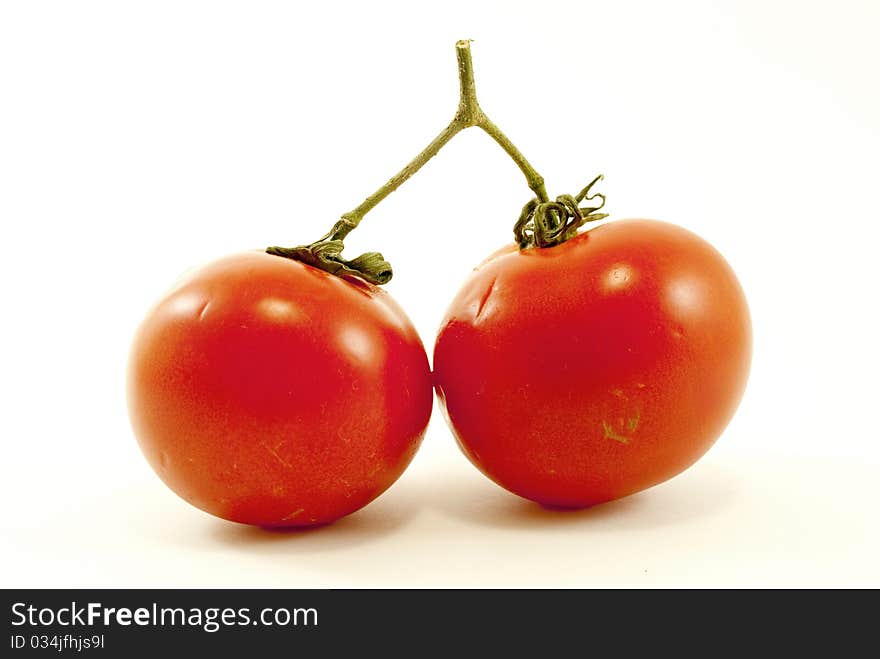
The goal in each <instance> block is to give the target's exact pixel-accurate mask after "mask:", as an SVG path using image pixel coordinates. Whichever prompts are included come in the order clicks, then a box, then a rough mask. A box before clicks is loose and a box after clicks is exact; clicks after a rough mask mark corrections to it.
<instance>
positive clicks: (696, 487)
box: [425, 463, 739, 530]
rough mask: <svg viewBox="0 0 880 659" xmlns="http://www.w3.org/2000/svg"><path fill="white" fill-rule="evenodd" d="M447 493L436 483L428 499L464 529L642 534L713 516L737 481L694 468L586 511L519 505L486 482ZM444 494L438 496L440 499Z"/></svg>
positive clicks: (472, 481) (710, 467)
mask: <svg viewBox="0 0 880 659" xmlns="http://www.w3.org/2000/svg"><path fill="white" fill-rule="evenodd" d="M462 480H463V479H461V478H458V479H457V481H458V482H457V484H456V487H454V488H450V487H448V486H444V485H442V484H441V483H436V482H435V483H434V484H433V487H432V489H434V490H435V491H436V492H438V496H433V497H425V498H429V499H430V501H431V504H430V505H432V506H433V507H434V508H436V509H437V510H438V511H439V512H441V513H442V514H444V515H447V516H449V517H453V518H456V519H458V520H460V521H463V522H466V523H468V524H473V525H480V526H490V527H496V528H507V529H530V528H531V529H534V528H541V529H546V528H548V527H566V528H570V527H572V526H577V525H582V526H584V527H587V526H591V527H595V528H608V529H615V530H643V529H650V528H657V527H664V526H673V525H677V524H685V523H688V522H690V521H692V520H695V519H699V518H701V517H706V516H711V515H714V514H717V513H718V512H719V511H720V510H722V509H723V508H724V507H725V506H727V505H728V504H730V503H731V501H732V500H733V499H734V497H735V494H736V492H737V490H738V489H739V485H738V478H737V476H736V474H734V473H732V472H731V471H730V470H727V469H725V468H723V467H722V466H720V465H718V464H713V463H705V464H703V463H701V464H697V465H694V466H693V467H691V468H690V469H689V470H687V471H686V472H684V473H683V474H679V475H678V476H676V477H675V478H673V479H671V480H669V481H666V482H665V483H661V484H660V485H657V486H655V487H652V488H650V489H648V490H645V491H643V492H639V493H637V494H633V495H630V496H628V497H624V498H623V499H618V500H616V501H609V502H608V503H604V504H599V505H596V506H592V507H589V508H574V509H572V508H556V507H550V506H542V505H539V504H537V503H534V502H532V501H528V500H526V499H523V498H521V497H519V496H517V495H515V494H512V493H510V492H508V491H506V490H504V489H502V488H501V487H499V486H497V485H495V484H494V483H491V482H490V481H488V480H487V479H477V478H469V479H467V480H466V481H464V482H462ZM440 492H442V495H440Z"/></svg>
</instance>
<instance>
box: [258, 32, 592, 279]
mask: <svg viewBox="0 0 880 659" xmlns="http://www.w3.org/2000/svg"><path fill="white" fill-rule="evenodd" d="M455 49H456V55H457V58H458V79H459V87H460V92H459V102H458V109H457V110H456V113H455V116H454V117H453V118H452V121H451V122H450V123H449V125H448V126H447V127H446V128H444V129H443V131H441V133H440V134H439V135H437V137H435V138H434V140H433V141H432V142H431V143H430V144H429V145H428V146H427V147H425V148H424V149H423V150H422V152H421V153H419V155H417V156H416V157H415V158H414V159H413V160H412V161H411V162H410V163H408V164H407V165H406V166H405V167H404V168H403V169H401V170H400V171H399V172H398V173H397V174H396V175H395V176H393V177H392V178H391V179H389V180H388V182H387V183H385V185H383V186H382V187H380V188H379V189H378V190H376V192H374V193H373V194H372V195H370V196H369V197H367V198H366V199H365V200H364V201H363V203H361V205H360V206H358V207H357V208H355V209H354V210H352V211H349V212H348V213H345V214H344V215H343V216H342V217H341V218H340V219H339V221H337V222H336V224H335V225H334V226H333V229H332V230H331V231H330V232H329V233H327V234H326V235H324V236H323V237H322V238H320V239H318V240H316V241H315V242H313V243H310V244H308V245H301V246H299V247H269V248H268V249H267V250H266V252H267V253H269V254H273V255H275V256H281V257H284V258H288V259H293V260H295V261H300V262H302V263H307V264H308V265H311V266H314V267H316V268H320V269H321V270H325V271H327V272H329V273H331V274H334V275H338V276H345V275H352V276H356V277H360V278H361V279H364V280H365V281H368V282H370V283H373V284H380V285H381V284H385V283H387V282H388V281H390V280H391V277H392V275H393V272H392V269H391V265H390V264H389V263H388V262H387V261H386V260H385V259H384V257H383V256H382V255H381V254H380V253H378V252H367V253H365V254H361V255H360V256H358V257H357V258H354V259H350V260H347V259H344V258H343V257H342V250H343V249H344V247H345V245H344V242H343V241H344V239H345V237H346V236H347V235H348V234H349V233H350V232H351V231H352V230H353V229H355V228H356V227H357V226H358V224H360V222H361V220H362V219H363V218H364V216H365V215H366V214H367V213H368V212H369V211H370V210H372V209H373V208H374V207H375V206H376V205H378V204H379V202H381V201H382V200H383V199H385V197H387V196H388V195H389V194H391V193H392V192H394V191H395V190H396V189H397V188H398V187H400V186H401V185H402V184H403V183H404V182H405V181H406V180H407V179H409V178H410V177H411V176H412V175H413V174H415V173H416V172H417V171H418V170H419V169H421V168H422V166H423V165H424V164H425V163H426V162H428V161H429V160H430V159H431V158H433V157H434V156H435V155H437V153H438V152H439V151H440V149H442V148H443V147H444V146H445V145H446V144H447V143H448V142H449V141H450V140H451V139H452V138H453V137H455V136H456V135H457V134H458V133H459V132H461V131H462V130H464V129H465V128H470V127H473V126H476V127H477V128H480V129H481V130H483V131H484V132H486V133H487V134H488V135H489V136H490V137H491V138H492V139H494V140H495V141H496V142H497V143H498V145H499V146H500V147H501V148H502V149H504V151H505V153H507V155H509V156H510V158H511V159H512V160H513V161H514V163H516V165H517V167H519V169H520V171H522V173H523V175H524V176H525V178H526V182H527V183H528V186H529V188H530V189H531V190H532V192H534V193H535V198H534V199H532V200H531V201H529V202H528V203H527V204H526V205H525V207H524V208H523V211H522V213H521V215H520V218H519V220H518V221H517V223H516V225H515V226H514V237H515V238H516V241H517V243H518V244H519V246H520V247H521V248H523V249H524V248H527V247H552V246H553V245H558V244H560V243H562V242H564V241H566V240H568V239H569V238H571V237H572V236H574V235H575V234H576V233H577V230H578V229H579V228H580V227H581V226H583V225H584V224H585V223H587V222H593V221H595V220H600V219H602V218H604V217H607V214H605V213H598V212H597V211H599V210H600V209H601V208H602V207H603V206H604V204H605V196H604V195H602V194H599V193H593V194H590V189H591V188H592V186H593V185H594V184H595V183H596V182H597V181H599V180H600V179H601V178H602V177H601V176H598V177H596V178H595V179H593V181H592V182H591V183H590V184H589V185H588V186H587V187H585V188H584V189H583V190H581V192H580V193H579V194H578V195H577V196H576V197H572V196H571V195H560V196H559V197H557V198H556V200H555V201H551V200H550V199H549V198H548V196H547V192H546V190H545V188H544V179H543V177H542V176H541V175H540V174H538V172H537V171H536V170H535V168H534V167H532V165H531V164H530V163H529V162H528V160H526V159H525V157H524V156H523V154H522V153H521V152H520V151H519V149H517V148H516V146H515V145H514V144H513V142H511V141H510V140H509V139H508V138H507V136H506V135H504V133H502V132H501V130H500V129H499V128H498V126H496V125H495V124H494V123H493V122H492V121H491V120H490V119H489V117H488V116H487V115H486V113H485V112H483V109H482V108H481V107H480V104H479V103H478V102H477V92H476V86H475V84H474V69H473V63H472V61H471V51H470V41H469V40H462V41H459V42H457V43H456V44H455ZM593 199H600V200H601V202H600V203H599V205H598V206H595V207H589V206H588V207H581V206H580V204H581V202H583V201H591V200H593Z"/></svg>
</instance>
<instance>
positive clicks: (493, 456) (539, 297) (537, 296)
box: [434, 220, 751, 507]
mask: <svg viewBox="0 0 880 659" xmlns="http://www.w3.org/2000/svg"><path fill="white" fill-rule="evenodd" d="M750 361H751V324H750V319H749V312H748V307H747V304H746V300H745V297H744V295H743V291H742V289H741V287H740V285H739V283H738V281H737V279H736V276H735V275H734V273H733V271H732V270H731V268H730V267H729V265H728V264H727V263H726V261H725V260H724V259H723V257H722V256H721V255H720V254H719V253H718V252H717V251H715V249H714V248H712V247H711V246H710V245H709V244H708V243H706V242H705V241H703V240H702V239H701V238H699V237H697V236H696V235H694V234H693V233H690V232H688V231H686V230H684V229H682V228H680V227H677V226H674V225H671V224H666V223H662V222H656V221H651V220H618V221H615V222H610V223H608V224H605V225H602V226H599V227H597V228H595V229H593V230H591V231H588V232H584V233H581V234H578V235H576V236H575V237H573V238H572V239H570V240H568V241H567V242H564V243H562V244H561V245H558V246H555V247H550V248H530V249H524V250H520V249H518V248H517V247H516V246H515V245H511V246H510V247H509V248H505V249H502V250H500V251H499V252H497V253H496V254H494V255H493V256H492V257H490V258H489V259H488V260H487V261H486V262H484V263H483V264H482V265H481V266H480V267H479V268H478V269H477V270H476V271H475V272H474V273H473V274H472V275H471V277H470V279H469V280H468V281H467V283H466V284H465V285H464V287H463V288H462V290H461V291H460V292H459V294H458V296H457V297H456V298H455V300H454V301H453V302H452V305H451V307H450V308H449V310H448V312H447V314H446V317H445V319H444V321H443V323H442V326H441V329H440V332H439V335H438V337H437V341H436V345H435V348H434V371H435V386H436V390H437V393H438V398H439V400H440V403H441V409H442V410H443V412H444V414H445V416H446V418H447V421H448V423H449V425H450V426H451V428H452V430H453V432H454V434H455V436H456V438H457V440H458V442H459V445H460V446H461V448H462V450H463V451H464V453H465V455H467V457H468V458H469V459H470V460H471V461H472V462H473V463H474V465H476V466H477V467H478V468H479V469H480V470H482V471H483V473H485V474H486V475H487V476H488V477H489V478H491V479H492V480H494V481H495V482H497V483H498V484H499V485H501V486H503V487H505V488H507V489H508V490H510V491H511V492H514V493H516V494H519V495H520V496H523V497H525V498H528V499H532V500H534V501H537V502H539V503H542V504H546V505H552V506H559V507H584V506H589V505H593V504H598V503H602V502H605V501H609V500H612V499H617V498H619V497H623V496H626V495H629V494H632V493H634V492H638V491H640V490H643V489H645V488H648V487H650V486H652V485H655V484H657V483H660V482H662V481H664V480H666V479H668V478H670V477H672V476H674V475H676V474H678V473H679V472H681V471H683V470H684V469H686V468H687V467H688V466H690V465H691V464H692V463H693V462H695V461H696V460H697V459H698V458H699V457H700V456H702V455H703V454H704V453H705V452H706V451H707V450H708V449H709V447H710V446H711V445H712V444H713V443H714V441H715V440H716V439H717V438H718V436H719V435H720V434H721V432H722V431H723V429H724V428H725V426H726V425H727V423H728V422H729V420H730V419H731V417H732V416H733V414H734V411H735V410H736V407H737V405H738V404H739V401H740V398H741V397H742V394H743V391H744V388H745V384H746V379H747V377H748V372H749V366H750Z"/></svg>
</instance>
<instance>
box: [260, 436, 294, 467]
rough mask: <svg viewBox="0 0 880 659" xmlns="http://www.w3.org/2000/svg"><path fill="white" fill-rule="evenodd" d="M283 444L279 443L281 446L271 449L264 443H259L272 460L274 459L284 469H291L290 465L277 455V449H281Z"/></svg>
mask: <svg viewBox="0 0 880 659" xmlns="http://www.w3.org/2000/svg"><path fill="white" fill-rule="evenodd" d="M283 444H284V442H281V444H279V445H278V446H277V447H275V448H274V449H273V448H272V447H271V446H269V445H268V444H267V443H266V442H260V446H262V447H263V448H264V449H266V451H268V452H269V454H270V455H271V456H272V457H273V458H275V459H276V460H277V461H278V462H280V463H281V464H282V465H283V466H284V467H286V468H287V469H293V465H292V464H290V463H289V462H288V461H287V460H285V459H284V458H282V457H281V455H280V454H279V453H278V449H279V448H281V446H282V445H283Z"/></svg>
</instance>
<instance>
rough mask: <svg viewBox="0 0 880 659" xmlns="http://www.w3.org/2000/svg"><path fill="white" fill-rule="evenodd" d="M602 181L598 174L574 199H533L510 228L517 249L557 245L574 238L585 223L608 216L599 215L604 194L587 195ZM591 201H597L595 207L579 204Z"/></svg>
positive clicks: (563, 197) (603, 203)
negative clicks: (517, 246)
mask: <svg viewBox="0 0 880 659" xmlns="http://www.w3.org/2000/svg"><path fill="white" fill-rule="evenodd" d="M603 178H604V177H603V176H602V175H601V174H599V176H597V177H596V178H594V179H593V180H592V181H590V182H589V184H587V186H586V187H585V188H584V189H583V190H581V191H580V192H579V193H578V194H577V196H575V197H572V196H571V195H568V194H564V195H559V196H558V197H556V201H540V200H539V199H537V198H535V199H532V200H531V201H529V202H528V203H527V204H526V205H525V206H523V209H522V213H521V214H520V216H519V220H517V223H516V224H515V225H514V227H513V236H514V238H515V239H516V242H517V244H518V245H519V246H520V249H527V248H529V247H553V246H555V245H560V244H562V243H564V242H565V241H566V240H568V239H569V238H572V237H574V235H575V234H577V232H578V229H580V228H581V227H582V226H583V225H585V224H586V223H587V222H596V221H597V220H602V219H604V218H606V217H608V213H599V212H598V211H600V210H601V209H602V207H603V206H605V195H604V194H602V193H601V192H594V193H593V194H590V190H591V189H592V187H593V186H594V185H595V184H596V183H597V182H599V181H601V180H602V179H603ZM593 199H598V200H599V202H598V205H596V206H581V205H580V204H581V202H583V201H592V200H593Z"/></svg>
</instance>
